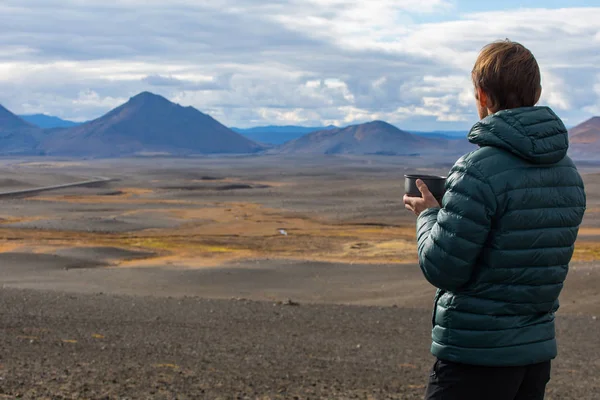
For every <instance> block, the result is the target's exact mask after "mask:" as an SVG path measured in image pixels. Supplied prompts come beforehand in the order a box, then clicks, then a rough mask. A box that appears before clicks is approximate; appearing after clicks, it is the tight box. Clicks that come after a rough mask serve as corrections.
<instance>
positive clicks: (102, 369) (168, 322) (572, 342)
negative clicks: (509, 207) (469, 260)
mask: <svg viewBox="0 0 600 400" xmlns="http://www.w3.org/2000/svg"><path fill="white" fill-rule="evenodd" d="M0 302H1V304H2V305H3V306H2V311H1V312H0V330H1V333H2V334H1V335H0V354H1V355H2V356H1V357H2V358H1V360H0V362H1V365H2V367H1V368H0V378H1V382H2V384H1V386H0V394H1V395H3V397H4V398H23V399H59V398H60V399H81V398H86V399H141V398H144V399H198V398H207V399H232V398H233V399H235V398H241V399H257V398H260V399H263V398H269V399H294V398H301V399H308V398H312V399H317V398H322V399H419V398H422V395H423V384H424V382H425V380H426V377H427V374H428V368H429V366H430V364H431V363H432V358H431V356H430V355H429V354H428V351H427V348H428V345H429V340H428V337H429V325H430V322H431V316H430V313H429V311H428V310H425V309H410V308H393V307H385V308H382V307H358V306H340V305H306V304H301V305H299V306H290V305H285V304H277V303H266V302H263V303H256V302H249V301H231V300H230V301H227V300H206V299H200V298H190V297H188V298H155V297H127V296H106V295H80V294H79V295H74V294H61V293H52V292H39V291H23V290H12V289H2V290H0ZM599 323H600V322H599V321H597V320H593V319H592V318H591V317H589V316H579V317H577V316H561V317H560V318H559V321H558V331H559V340H560V342H561V356H560V358H559V359H558V360H557V361H556V362H555V363H554V366H553V380H552V383H551V385H550V386H549V388H548V396H547V399H590V400H591V399H597V398H598V396H600V378H599V377H598V368H599V367H600V365H599V362H598V359H599V358H598V356H599V355H600V354H599V349H598V342H597V339H594V337H597V336H596V333H597V331H598V328H599V326H598V324H599Z"/></svg>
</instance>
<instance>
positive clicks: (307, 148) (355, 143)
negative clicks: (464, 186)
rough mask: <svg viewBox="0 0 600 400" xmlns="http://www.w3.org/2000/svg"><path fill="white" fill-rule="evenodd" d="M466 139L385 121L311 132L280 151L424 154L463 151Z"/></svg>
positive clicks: (288, 152)
mask: <svg viewBox="0 0 600 400" xmlns="http://www.w3.org/2000/svg"><path fill="white" fill-rule="evenodd" d="M470 147H472V146H471V145H469V144H468V142H467V141H466V140H464V141H458V140H446V139H439V138H438V139H430V138H425V137H422V136H418V135H414V134H412V133H408V132H405V131H402V130H400V129H398V128H396V127H395V126H393V125H390V124H388V123H386V122H383V121H373V122H369V123H366V124H360V125H352V126H349V127H346V128H336V129H330V130H324V131H317V132H313V133H309V134H308V135H306V136H303V137H301V138H299V139H296V140H294V141H291V142H289V143H287V144H285V145H283V146H282V147H281V148H280V149H279V152H280V153H286V154H292V153H317V154H382V155H422V154H438V153H442V152H443V153H448V154H450V153H451V154H455V153H457V154H458V153H463V152H465V151H468V150H469V148H470Z"/></svg>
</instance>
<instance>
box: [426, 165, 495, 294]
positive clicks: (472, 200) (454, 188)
mask: <svg viewBox="0 0 600 400" xmlns="http://www.w3.org/2000/svg"><path fill="white" fill-rule="evenodd" d="M496 202H497V200H496V196H495V194H494V192H493V191H492V188H491V187H490V185H489V183H488V182H487V180H486V178H485V177H484V175H483V174H482V173H481V172H480V171H479V170H478V169H477V168H476V167H475V166H474V165H472V164H470V163H469V162H468V161H467V160H465V159H461V160H459V161H458V162H457V163H456V164H455V165H454V167H453V168H452V170H451V171H450V174H449V175H448V182H447V185H446V194H445V195H444V198H443V200H442V208H441V209H439V208H434V209H429V210H427V211H425V212H423V213H422V214H421V215H420V216H419V218H418V219H417V243H418V250H419V265H420V266H421V270H422V271H423V274H424V275H425V278H426V279H427V280H428V281H429V282H430V283H431V284H432V285H434V286H435V287H437V288H439V289H442V290H446V291H450V292H452V291H456V290H457V289H459V288H460V287H461V286H463V285H465V284H466V283H467V282H468V281H469V279H470V278H471V276H472V274H473V268H474V266H475V264H476V262H477V258H478V257H479V255H480V253H481V250H482V248H483V246H484V244H485V242H486V240H487V238H488V235H489V233H490V228H491V224H492V216H493V215H494V214H495V212H496Z"/></svg>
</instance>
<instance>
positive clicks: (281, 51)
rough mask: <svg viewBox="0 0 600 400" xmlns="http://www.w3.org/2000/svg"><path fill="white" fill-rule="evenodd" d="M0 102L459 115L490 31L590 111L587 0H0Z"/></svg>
mask: <svg viewBox="0 0 600 400" xmlns="http://www.w3.org/2000/svg"><path fill="white" fill-rule="evenodd" d="M0 26H1V27H2V29H1V30H0V104H2V105H4V106H5V107H7V108H9V109H10V110H11V111H13V112H15V113H18V114H32V113H45V114H49V115H55V116H58V117H61V118H65V119H71V120H75V121H85V120H90V119H94V118H97V117H99V116H101V115H103V114H104V113H106V112H107V111H109V110H110V109H112V108H114V107H116V106H118V105H120V104H122V103H124V102H126V101H127V100H128V99H129V98H130V97H132V96H134V95H136V94H137V93H139V92H142V91H150V92H153V93H157V94H160V95H163V96H165V97H167V98H168V99H169V100H171V101H174V102H176V103H179V104H181V105H184V106H194V107H196V108H198V109H199V110H200V111H203V112H205V113H208V114H210V115H212V116H213V117H215V118H216V119H218V120H219V121H221V122H222V123H224V124H226V125H228V126H236V127H251V126H261V125H304V126H320V125H329V124H335V125H339V126H344V125H351V124H356V123H362V122H367V121H371V120H385V121H387V122H390V123H393V124H395V125H396V126H398V127H400V128H403V129H410V130H462V129H468V128H469V127H470V126H471V125H472V124H473V123H475V122H476V120H477V115H476V109H475V105H474V97H473V88H472V83H471V81H470V71H471V68H472V67H473V63H474V61H475V59H476V57H477V54H478V52H479V50H480V49H481V48H482V47H483V46H484V45H485V44H487V43H489V42H491V41H494V40H498V39H505V38H509V39H511V40H514V41H518V42H521V43H522V44H524V45H525V46H526V47H528V48H529V49H530V50H531V51H532V52H533V53H534V55H535V56H536V58H537V59H538V62H539V64H540V66H541V70H542V86H543V95H542V99H541V102H540V104H542V105H548V106H551V107H552V108H553V109H554V110H555V111H556V112H557V114H558V115H560V116H561V117H562V118H563V119H564V120H565V123H566V124H567V126H573V125H576V124H578V123H580V122H582V121H584V120H585V119H587V118H589V117H591V116H593V115H600V1H598V0H588V1H582V0H566V1H558V0H545V1H541V0H530V1H515V0H504V1H498V2H489V1H481V0H480V1H462V0H456V1H453V0H369V1H365V0H210V1H209V0H113V1H106V0H0Z"/></svg>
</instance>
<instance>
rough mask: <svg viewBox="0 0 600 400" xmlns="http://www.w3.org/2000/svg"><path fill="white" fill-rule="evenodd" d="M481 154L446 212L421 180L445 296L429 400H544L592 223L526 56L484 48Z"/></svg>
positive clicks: (429, 273)
mask: <svg viewBox="0 0 600 400" xmlns="http://www.w3.org/2000/svg"><path fill="white" fill-rule="evenodd" d="M472 78H473V83H474V85H475V98H476V103H477V108H478V111H479V116H480V118H481V120H480V121H479V122H477V123H476V124H475V126H473V128H472V129H471V131H470V133H469V136H468V138H469V141H470V142H471V143H474V144H476V145H478V146H479V149H478V150H476V151H474V152H472V153H470V154H468V155H466V156H464V157H463V158H461V159H460V160H459V161H458V162H457V163H456V164H455V165H454V167H453V168H452V170H451V172H450V174H449V176H448V180H447V184H446V193H445V195H444V197H443V201H442V205H441V207H440V205H439V204H438V202H437V201H436V200H435V199H434V197H433V196H432V194H431V193H430V192H429V190H428V188H427V186H426V185H425V184H424V183H423V182H422V181H419V182H418V185H419V187H420V190H421V193H422V197H421V198H415V197H405V198H404V202H405V205H406V208H407V209H409V210H411V211H413V212H415V214H417V216H418V219H417V241H418V251H419V263H420V266H421V269H422V271H423V274H424V275H425V277H426V278H427V280H428V281H429V282H430V283H431V284H432V285H434V286H436V287H437V288H438V291H437V294H436V296H435V304H434V311H433V321H432V322H433V334H432V338H433V344H432V346H431V351H432V353H433V355H435V356H436V357H437V361H436V362H435V364H434V366H433V369H432V371H431V375H430V379H429V385H428V388H427V394H426V398H427V399H430V400H431V399H444V400H452V399H460V400H470V399H473V400H494V399H498V400H509V399H510V400H513V399H514V400H521V399H543V398H544V392H545V388H546V384H547V382H548V381H549V379H550V363H551V360H552V359H554V358H555V357H556V355H557V346H556V339H555V329H554V314H555V312H556V310H557V309H558V306H559V305H558V296H559V294H560V292H561V289H562V287H563V282H564V280H565V278H566V276H567V271H568V265H569V262H570V260H571V257H572V255H573V249H574V243H575V239H576V237H577V233H578V230H579V225H580V224H581V221H582V218H583V214H584V212H585V201H586V199H585V192H584V186H583V182H582V180H581V177H580V175H579V173H578V172H577V169H576V168H575V165H574V164H573V162H572V161H571V159H569V157H567V149H568V135H567V130H566V128H565V126H564V124H563V123H562V121H561V120H560V119H559V118H558V117H557V116H556V114H554V112H553V111H552V110H551V109H550V108H548V107H536V106H535V104H536V103H537V102H538V100H539V98H540V95H541V90H542V88H541V84H540V70H539V67H538V64H537V61H536V59H535V58H534V56H533V55H532V54H531V52H530V51H529V50H527V49H526V48H525V47H523V46H522V45H521V44H519V43H515V42H511V41H508V40H507V41H502V42H496V43H492V44H490V45H488V46H486V47H485V48H484V49H483V50H482V52H481V53H480V54H479V57H478V59H477V62H476V63H475V67H474V68H473V72H472Z"/></svg>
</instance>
